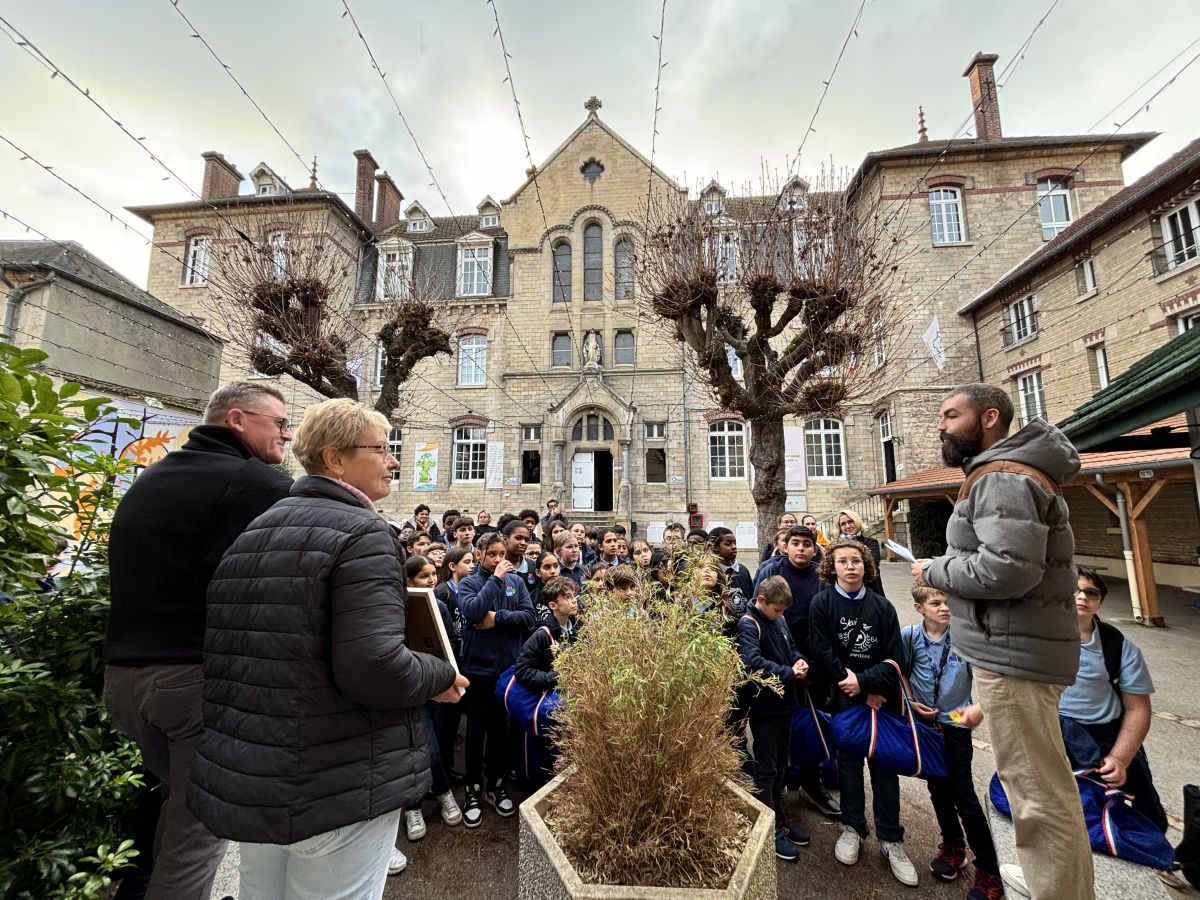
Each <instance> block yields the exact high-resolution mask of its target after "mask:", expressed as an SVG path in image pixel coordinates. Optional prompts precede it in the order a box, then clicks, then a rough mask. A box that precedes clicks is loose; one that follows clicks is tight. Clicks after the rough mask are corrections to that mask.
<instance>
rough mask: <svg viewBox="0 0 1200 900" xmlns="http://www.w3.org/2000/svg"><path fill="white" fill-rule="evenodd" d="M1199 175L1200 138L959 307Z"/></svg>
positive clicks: (990, 295)
mask: <svg viewBox="0 0 1200 900" xmlns="http://www.w3.org/2000/svg"><path fill="white" fill-rule="evenodd" d="M1197 178H1200V138H1197V139H1196V140H1194V141H1192V142H1191V143H1190V144H1188V145H1187V146H1186V147H1184V148H1183V149H1182V150H1180V151H1179V152H1177V153H1175V154H1173V155H1172V156H1170V157H1168V158H1167V159H1166V160H1164V161H1163V162H1161V163H1159V164H1158V165H1157V166H1155V167H1154V168H1153V169H1151V170H1150V171H1149V172H1147V173H1146V174H1145V175H1143V176H1142V177H1141V178H1139V179H1138V180H1137V181H1135V182H1134V183H1133V184H1131V185H1129V186H1128V187H1126V188H1124V189H1122V190H1120V191H1118V192H1117V193H1115V194H1113V195H1112V196H1111V197H1109V198H1108V199H1107V200H1105V201H1104V202H1103V203H1101V204H1100V205H1099V206H1097V207H1096V208H1095V209H1093V210H1090V211H1089V212H1088V213H1087V214H1086V215H1082V216H1080V217H1079V218H1078V219H1076V220H1075V221H1074V222H1072V223H1071V224H1070V225H1068V226H1067V227H1066V228H1065V229H1063V231H1061V232H1060V233H1059V234H1058V235H1056V236H1055V237H1054V238H1052V239H1051V240H1049V241H1047V242H1046V243H1045V244H1042V246H1040V247H1038V248H1037V249H1036V250H1035V251H1034V252H1033V253H1031V254H1029V255H1028V256H1027V257H1025V258H1024V259H1023V260H1021V261H1020V262H1019V263H1017V264H1016V265H1015V266H1013V267H1012V268H1011V269H1009V270H1008V271H1007V272H1006V273H1004V274H1003V275H1002V276H1000V279H999V280H998V281H997V282H996V283H995V284H993V285H992V286H991V287H989V288H988V289H987V290H985V291H983V292H982V293H981V294H979V295H978V296H977V297H975V299H974V300H972V301H971V302H970V303H968V304H967V305H966V306H964V307H963V308H962V309H960V310H959V311H958V312H959V314H960V315H965V314H967V313H970V312H971V311H972V310H975V309H978V308H979V307H980V306H983V305H984V304H985V303H987V302H988V301H989V300H992V299H994V298H996V297H998V296H1000V295H1001V294H1003V293H1004V292H1005V291H1006V290H1008V289H1009V288H1011V287H1013V286H1014V285H1016V284H1019V283H1020V282H1022V281H1024V280H1026V278H1027V277H1028V276H1030V275H1032V274H1033V273H1034V272H1035V271H1037V270H1038V269H1040V268H1042V267H1043V266H1047V265H1049V264H1051V263H1053V262H1054V261H1055V260H1058V259H1061V258H1062V257H1063V256H1065V255H1066V254H1067V253H1069V252H1070V251H1071V249H1072V248H1074V247H1078V246H1080V245H1082V244H1086V242H1087V241H1088V240H1089V239H1090V238H1091V237H1093V236H1094V235H1096V234H1098V233H1099V232H1101V231H1103V230H1104V229H1106V228H1108V227H1109V226H1111V225H1112V224H1114V223H1115V222H1117V221H1118V220H1120V219H1121V218H1122V217H1124V216H1128V215H1130V214H1137V213H1140V212H1142V211H1143V209H1144V208H1145V207H1147V206H1153V205H1154V203H1156V202H1158V201H1160V200H1161V199H1165V197H1164V195H1169V194H1170V193H1172V192H1173V191H1174V190H1178V189H1179V188H1181V187H1186V186H1187V185H1189V184H1191V183H1192V182H1194V181H1195V180H1196V179H1197Z"/></svg>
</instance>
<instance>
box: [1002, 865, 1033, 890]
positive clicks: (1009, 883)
mask: <svg viewBox="0 0 1200 900" xmlns="http://www.w3.org/2000/svg"><path fill="white" fill-rule="evenodd" d="M1000 880H1001V881H1003V882H1004V889H1005V891H1006V892H1007V891H1011V892H1012V893H1013V895H1014V896H1017V897H1032V896H1033V894H1031V893H1029V886H1028V885H1026V884H1025V873H1024V872H1023V871H1021V867H1020V866H1018V865H1017V864H1016V863H1005V864H1004V865H1002V866H1001V867H1000Z"/></svg>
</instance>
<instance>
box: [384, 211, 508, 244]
mask: <svg viewBox="0 0 1200 900" xmlns="http://www.w3.org/2000/svg"><path fill="white" fill-rule="evenodd" d="M410 209H411V207H410ZM429 222H430V224H431V225H432V227H431V228H430V229H429V230H428V231H409V230H408V220H407V219H405V220H403V221H400V222H397V223H396V224H395V225H391V226H389V227H388V228H385V229H384V230H383V231H381V232H380V233H379V240H380V241H381V242H382V241H386V240H388V239H390V238H397V237H398V238H402V239H404V240H406V241H411V242H412V243H414V244H436V243H453V242H454V241H457V240H458V239H459V238H463V237H466V236H467V235H469V234H479V235H481V236H484V235H486V236H487V237H489V238H491V239H493V240H495V239H496V238H500V237H504V236H505V231H504V229H503V228H502V227H501V226H499V225H497V226H494V227H491V228H480V227H479V216H478V215H472V216H430V217H429Z"/></svg>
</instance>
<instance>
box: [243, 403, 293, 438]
mask: <svg viewBox="0 0 1200 900" xmlns="http://www.w3.org/2000/svg"><path fill="white" fill-rule="evenodd" d="M242 413H243V414H244V415H247V416H258V417H259V418H260V419H270V420H271V421H272V422H274V423H275V424H276V425H277V426H279V433H280V434H284V433H286V432H289V431H291V430H292V423H291V422H289V421H288V420H287V419H286V418H283V417H281V416H269V415H267V414H266V413H260V412H254V411H253V410H249V409H243V410H242Z"/></svg>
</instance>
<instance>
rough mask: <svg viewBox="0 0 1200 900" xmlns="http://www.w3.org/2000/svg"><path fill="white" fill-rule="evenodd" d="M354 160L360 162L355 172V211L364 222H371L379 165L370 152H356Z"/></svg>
mask: <svg viewBox="0 0 1200 900" xmlns="http://www.w3.org/2000/svg"><path fill="white" fill-rule="evenodd" d="M354 158H355V159H357V160H358V164H357V165H356V166H355V170H354V211H355V212H356V213H358V217H359V218H360V219H362V220H363V221H364V222H371V221H372V216H371V207H372V204H371V196H372V194H373V193H374V191H373V190H372V181H374V179H375V173H376V172H377V171H378V170H379V163H377V162H375V157H373V156H372V155H371V151H370V150H355V151H354Z"/></svg>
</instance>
